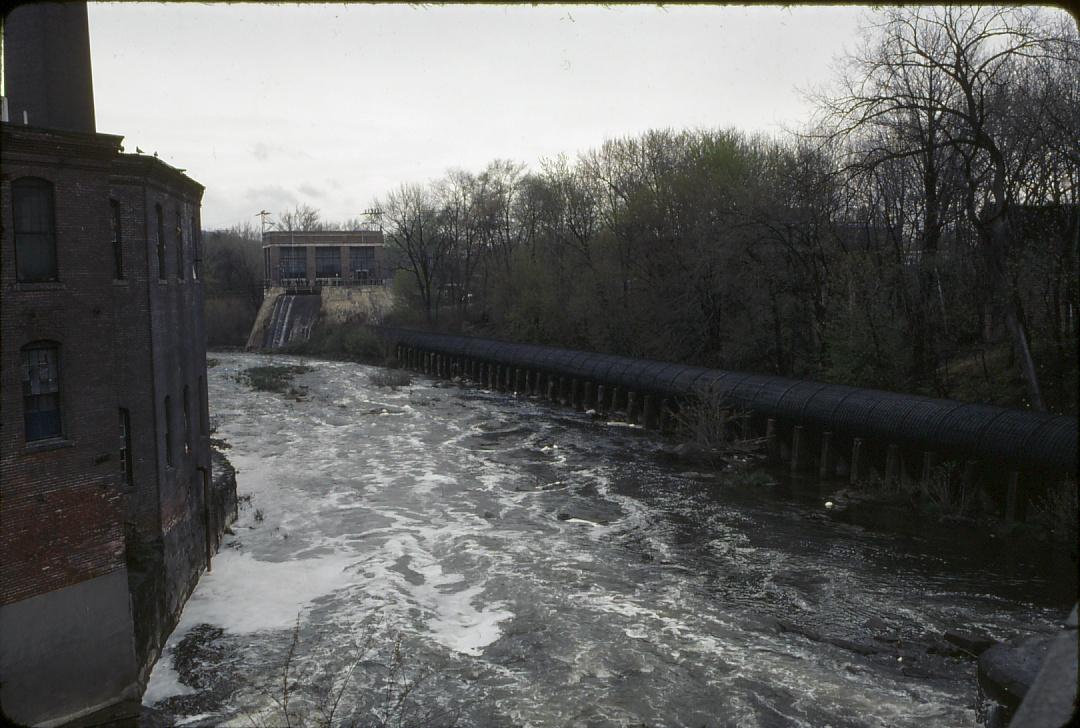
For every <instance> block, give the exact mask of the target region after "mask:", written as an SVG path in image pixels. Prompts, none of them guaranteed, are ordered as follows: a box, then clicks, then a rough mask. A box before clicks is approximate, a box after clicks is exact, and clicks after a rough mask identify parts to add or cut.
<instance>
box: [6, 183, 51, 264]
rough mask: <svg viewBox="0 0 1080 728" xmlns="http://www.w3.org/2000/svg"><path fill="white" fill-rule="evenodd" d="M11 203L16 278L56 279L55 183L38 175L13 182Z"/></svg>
mask: <svg viewBox="0 0 1080 728" xmlns="http://www.w3.org/2000/svg"><path fill="white" fill-rule="evenodd" d="M11 206H12V215H11V219H12V223H13V225H12V227H13V228H14V231H15V276H16V278H17V279H18V280H19V282H20V283H32V282H36V281H55V280H56V279H57V274H56V225H55V210H54V207H53V186H52V183H51V182H49V181H48V180H44V179H38V178H37V177H23V178H21V179H17V180H15V181H14V182H12V183H11Z"/></svg>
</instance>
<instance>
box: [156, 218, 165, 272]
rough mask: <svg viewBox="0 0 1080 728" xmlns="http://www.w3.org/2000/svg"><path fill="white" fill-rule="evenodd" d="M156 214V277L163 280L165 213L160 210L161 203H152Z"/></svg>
mask: <svg viewBox="0 0 1080 728" xmlns="http://www.w3.org/2000/svg"><path fill="white" fill-rule="evenodd" d="M154 212H155V213H156V214H157V277H158V278H160V279H161V280H165V277H166V270H165V214H164V213H163V212H162V211H161V205H154Z"/></svg>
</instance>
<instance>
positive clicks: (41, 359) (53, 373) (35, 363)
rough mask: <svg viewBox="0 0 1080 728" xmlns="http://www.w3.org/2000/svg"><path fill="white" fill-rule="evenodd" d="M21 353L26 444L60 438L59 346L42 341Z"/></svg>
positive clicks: (25, 348)
mask: <svg viewBox="0 0 1080 728" xmlns="http://www.w3.org/2000/svg"><path fill="white" fill-rule="evenodd" d="M22 353H23V376H22V384H23V421H24V424H25V427H26V441H27V442H33V441H34V440H46V439H48V438H50V437H60V435H61V427H60V347H59V346H57V345H56V344H54V343H52V342H48V341H43V342H39V343H35V344H29V345H27V346H25V347H23V350H22Z"/></svg>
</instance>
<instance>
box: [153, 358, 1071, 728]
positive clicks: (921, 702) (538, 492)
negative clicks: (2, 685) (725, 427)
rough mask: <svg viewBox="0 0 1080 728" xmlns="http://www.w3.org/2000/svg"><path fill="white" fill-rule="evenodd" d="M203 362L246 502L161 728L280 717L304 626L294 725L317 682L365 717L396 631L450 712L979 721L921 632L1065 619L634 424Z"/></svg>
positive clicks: (947, 559) (1004, 582) (998, 582)
mask: <svg viewBox="0 0 1080 728" xmlns="http://www.w3.org/2000/svg"><path fill="white" fill-rule="evenodd" d="M214 356H215V358H217V359H219V361H220V363H219V364H218V365H217V366H215V367H213V368H212V369H211V370H210V400H211V412H212V418H213V421H214V422H215V424H216V426H217V428H218V432H217V436H218V437H222V438H224V439H226V440H227V441H228V442H229V443H230V444H231V445H232V449H231V450H229V452H228V454H229V457H230V459H231V460H232V462H233V464H234V465H235V466H236V467H237V469H238V476H237V477H238V490H239V492H240V494H241V495H242V496H245V503H244V505H243V507H242V509H241V513H240V519H239V521H238V523H237V524H236V525H235V526H234V533H235V535H234V536H231V537H228V538H227V539H226V543H225V545H224V546H223V548H222V551H221V553H220V554H218V555H217V556H216V557H215V558H214V562H213V570H212V572H211V573H209V574H205V575H203V577H202V580H201V581H200V583H199V586H198V587H197V589H196V590H195V593H194V594H193V595H192V597H191V599H190V601H189V602H188V604H187V606H186V607H185V609H184V613H183V616H182V618H181V621H180V624H179V625H178V626H177V629H176V630H175V632H174V633H173V635H172V636H171V637H170V639H169V641H168V644H167V646H166V648H165V650H164V654H163V656H162V658H161V660H160V661H159V663H158V665H157V667H156V668H155V670H154V672H153V674H152V676H151V680H150V684H149V686H148V688H147V691H146V694H145V696H144V704H145V705H148V706H153V707H154V708H155V709H157V710H160V711H162V712H164V713H166V714H168V715H171V716H173V717H174V718H175V719H176V720H178V721H180V720H186V721H189V723H188V724H191V725H218V724H232V725H250V724H251V721H252V720H255V722H256V723H260V722H261V723H264V724H268V725H275V724H276V723H275V720H276V718H275V715H276V714H275V710H277V708H276V706H275V702H274V697H276V696H275V695H274V690H275V689H278V688H275V687H273V685H274V680H277V682H278V683H280V673H281V666H282V664H283V662H284V660H285V657H286V654H287V653H288V650H289V647H290V644H291V643H292V635H293V628H294V627H295V626H297V625H298V628H299V629H298V637H299V640H298V643H297V646H296V648H295V649H294V657H293V663H292V666H293V667H292V672H291V673H290V674H291V675H293V676H294V679H295V682H296V684H297V685H299V686H300V687H298V688H296V692H295V694H294V699H295V700H296V701H297V702H298V704H299V705H300V706H301V709H302V710H306V711H308V712H307V713H306V715H307V716H309V717H310V718H311V719H312V720H314V716H315V715H316V713H317V709H318V708H319V704H318V703H319V700H320V697H319V695H317V694H316V693H317V692H318V691H317V690H315V689H314V688H320V689H321V688H324V687H326V686H329V688H330V689H332V690H337V689H338V688H339V687H341V686H342V685H344V686H345V687H344V689H343V690H342V694H343V696H344V697H343V700H342V703H341V706H342V707H341V708H340V710H339V712H338V713H337V716H338V717H339V718H342V719H356V720H358V719H360V718H362V717H363V716H364V715H370V713H365V711H370V710H373V708H372V707H371V706H372V704H373V703H377V694H376V693H377V690H376V688H377V687H378V685H379V684H380V683H379V680H380V679H382V678H383V677H385V674H386V665H387V664H388V663H389V662H392V660H393V652H394V650H395V649H396V648H395V645H397V649H400V651H401V654H404V655H405V659H406V660H407V662H408V664H409V665H410V666H415V667H416V668H417V669H418V670H419V669H420V668H421V667H423V668H426V669H429V670H430V671H431V672H432V673H433V675H432V676H431V677H430V678H428V679H427V680H426V681H425V682H423V684H422V685H421V686H420V688H418V689H417V692H416V693H415V698H414V699H415V700H416V701H417V703H418V705H419V706H420V707H423V708H431V707H432V706H437V707H446V708H449V709H452V710H455V711H456V713H455V714H456V715H458V718H459V721H460V722H461V723H462V724H465V725H478V726H480V725H511V724H513V725H529V726H563V725H597V726H603V725H625V724H628V723H635V722H636V723H641V722H644V723H648V724H658V725H659V724H663V725H695V726H700V725H823V724H826V723H828V724H832V725H890V726H892V725H912V726H915V725H918V726H933V725H941V726H946V725H948V726H951V725H957V724H971V723H972V722H973V720H974V664H973V663H972V662H970V661H966V660H963V659H960V658H957V657H955V656H948V655H941V654H937V653H936V652H934V651H933V650H932V649H930V648H929V647H932V646H933V645H932V644H931V641H930V640H931V638H932V637H933V635H935V634H937V633H940V632H941V631H943V630H945V629H950V628H961V627H963V628H973V627H977V628H980V629H984V630H986V631H988V632H990V633H992V634H995V635H996V636H999V637H1006V636H1011V635H1012V634H1014V633H1016V632H1017V631H1018V630H1020V629H1022V628H1026V627H1028V626H1030V624H1032V623H1034V624H1036V625H1039V624H1043V625H1046V626H1047V627H1049V625H1050V624H1051V620H1052V619H1053V618H1054V617H1055V616H1056V605H1055V604H1053V603H1052V602H1053V600H1054V598H1055V597H1053V596H1045V595H1044V596H1039V594H1040V593H1041V592H1040V591H1039V588H1040V587H1039V585H1038V584H1035V586H1034V587H1031V585H1025V584H1023V583H1018V582H1017V580H1016V579H1015V578H1007V576H1001V575H997V574H995V573H994V571H993V570H992V569H991V568H989V565H988V564H986V563H984V562H983V561H979V560H971V559H970V558H968V557H966V556H964V555H963V554H962V553H961V554H959V555H957V554H956V553H954V552H953V551H955V549H952V547H951V546H950V545H948V544H945V545H942V544H934V543H924V544H921V545H920V544H919V543H917V542H913V541H909V540H906V538H900V537H898V536H895V535H890V534H887V533H881V532H873V531H868V530H864V529H863V528H860V527H857V526H853V525H848V524H844V523H840V522H837V521H835V520H831V519H829V518H826V517H825V516H824V515H823V513H821V511H822V510H823V509H822V507H821V506H820V505H819V504H817V502H815V501H814V499H812V498H805V497H794V496H793V495H792V494H791V493H790V492H787V491H784V490H783V489H781V490H780V491H779V492H774V490H771V489H759V490H761V491H762V492H747V491H746V489H745V488H742V487H739V486H737V485H736V484H735V483H734V482H733V481H731V480H730V479H729V478H727V476H724V475H718V474H715V473H700V472H692V471H685V472H684V471H679V470H678V469H677V468H675V469H673V468H672V467H671V466H665V465H662V464H659V463H658V462H657V461H656V459H655V458H654V457H653V456H652V455H651V454H650V453H651V451H652V449H653V448H654V447H655V445H656V443H657V440H656V439H655V438H656V436H654V435H651V434H649V433H645V432H643V431H641V430H640V429H639V428H628V427H624V426H617V425H612V426H607V425H604V424H601V423H594V422H593V420H592V418H591V417H589V416H588V415H587V414H575V413H570V412H566V411H561V410H557V409H550V408H549V407H548V406H547V405H545V404H543V403H540V402H536V401H528V400H521V399H518V400H515V399H513V398H509V397H506V396H504V395H499V394H496V393H492V392H481V391H475V390H463V389H459V388H456V387H447V386H443V385H441V384H440V385H436V384H435V383H434V382H432V381H430V380H419V381H418V382H417V383H416V384H414V385H412V386H409V387H405V388H401V389H399V390H397V391H392V390H389V389H385V388H378V387H374V386H372V385H371V384H370V383H369V377H370V375H371V374H372V372H373V371H375V370H373V369H372V368H370V367H365V366H361V365H355V364H348V363H340V362H307V363H309V364H311V365H312V366H314V367H315V371H313V372H310V373H307V374H303V375H301V376H299V377H298V378H297V383H298V384H303V385H305V386H307V387H308V388H309V389H308V395H307V396H306V397H305V399H304V400H303V401H300V402H297V401H293V400H292V399H289V398H287V397H284V396H282V395H279V394H273V393H266V392H254V391H251V390H249V389H248V388H246V387H245V386H244V385H242V384H240V383H238V382H237V381H236V380H235V374H236V373H237V372H238V371H240V370H242V369H243V368H246V367H248V366H256V365H265V364H268V363H272V362H277V363H295V362H297V361H298V360H295V359H290V358H288V357H262V356H255V355H236V354H228V355H218V354H216V355H214ZM247 496H250V499H249V500H247V499H246V497H247ZM823 502H824V500H821V501H820V503H823ZM924 541H925V539H924ZM1036 581H1037V579H1036ZM942 585H948V588H947V589H943V588H942ZM1032 594H1034V597H1033V596H1032ZM777 620H784V621H787V622H790V623H794V624H795V627H796V629H790V628H789V627H791V624H788V625H787V626H786V627H785V626H784V625H781V624H779V623H778V621H777ZM883 637H884V638H894V637H895V638H896V639H897V640H898V643H899V644H903V645H907V644H911V645H915V647H900V648H897V647H895V646H893V645H892V644H890V643H889V642H888V641H887V640H884V639H881V638H883ZM875 640H876V641H875ZM852 644H856V645H857V647H856V648H852V647H851V645H852ZM845 645H847V646H845ZM871 648H872V649H871ZM305 688H312V691H309V692H310V694H305V693H304V690H305ZM299 721H300V722H301V723H303V716H302V715H301V716H300V718H299ZM296 722H297V721H296V720H294V721H293V724H294V725H295V724H296ZM434 722H435V723H437V722H438V721H434Z"/></svg>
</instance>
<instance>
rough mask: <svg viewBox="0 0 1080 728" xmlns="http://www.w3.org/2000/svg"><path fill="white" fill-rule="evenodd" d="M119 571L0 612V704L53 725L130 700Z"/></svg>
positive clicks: (126, 618)
mask: <svg viewBox="0 0 1080 728" xmlns="http://www.w3.org/2000/svg"><path fill="white" fill-rule="evenodd" d="M138 694H139V686H138V680H137V670H136V664H135V645H134V640H133V629H132V618H131V610H130V607H129V604H128V579H127V570H126V569H119V570H117V571H114V572H112V573H110V574H106V575H105V576H100V577H98V578H96V579H89V580H87V581H83V582H79V583H78V584H75V585H74V586H69V587H66V588H63V589H57V590H55V591H51V592H48V593H46V594H40V595H38V596H35V597H31V598H29V599H24V600H22V601H19V602H15V603H14V604H8V605H6V606H4V607H0V703H2V705H3V709H4V713H5V714H6V717H7V718H8V719H10V720H14V721H17V722H19V723H23V724H26V725H41V726H50V725H59V724H60V723H64V722H67V721H69V720H73V719H75V718H77V717H79V716H81V715H85V714H87V713H90V712H93V711H95V710H99V709H101V708H103V707H105V706H107V705H110V704H112V703H115V702H118V701H120V700H123V699H125V698H135V697H138Z"/></svg>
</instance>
